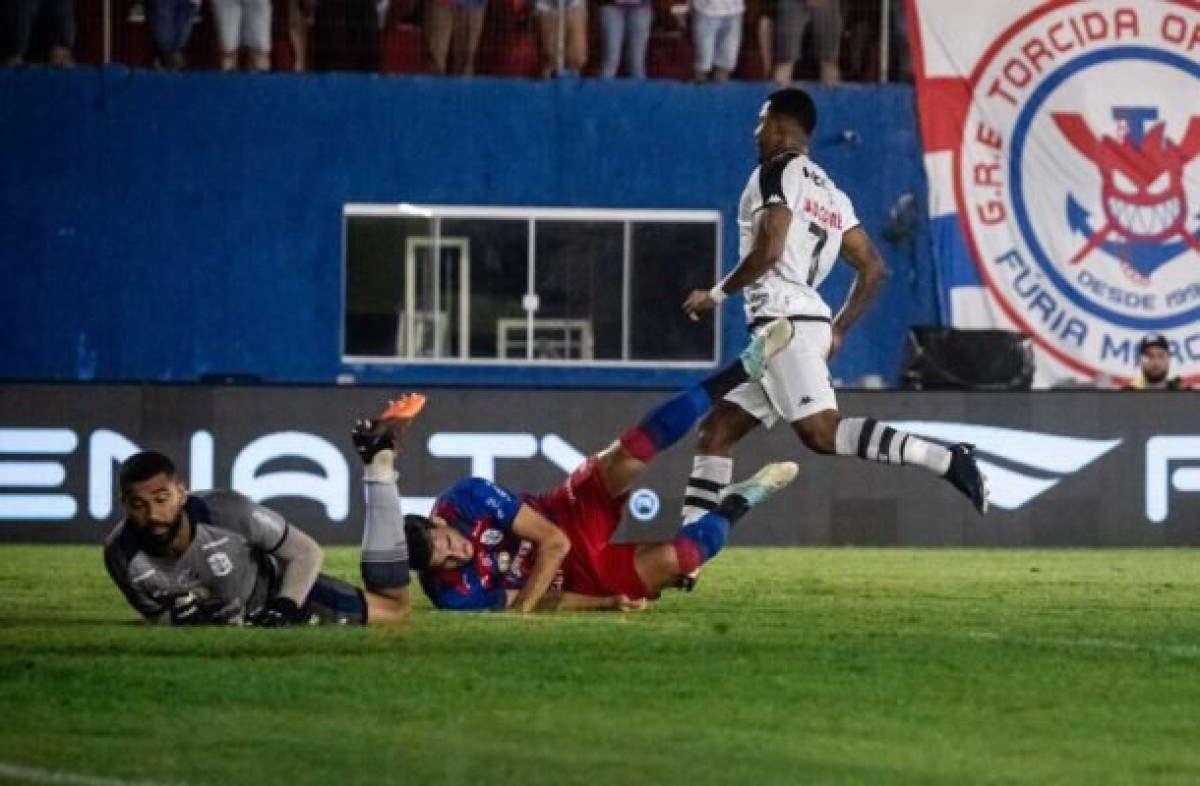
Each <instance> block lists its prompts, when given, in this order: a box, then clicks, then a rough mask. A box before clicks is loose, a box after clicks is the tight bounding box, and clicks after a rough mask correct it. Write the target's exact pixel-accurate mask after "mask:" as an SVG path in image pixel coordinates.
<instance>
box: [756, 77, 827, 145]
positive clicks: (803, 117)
mask: <svg viewBox="0 0 1200 786" xmlns="http://www.w3.org/2000/svg"><path fill="white" fill-rule="evenodd" d="M767 103H768V104H769V105H770V107H771V111H772V112H775V113H777V114H780V115H783V116H784V117H787V118H790V119H792V120H795V121H796V122H797V123H798V124H799V125H800V127H801V128H803V129H804V133H806V134H808V135H809V136H812V132H813V130H814V129H815V128H816V127H817V105H816V104H814V103H813V100H812V96H810V95H809V94H808V93H806V92H804V91H803V90H801V89H800V88H798V87H785V88H784V89H783V90H776V91H775V92H774V93H771V95H770V97H769V98H767Z"/></svg>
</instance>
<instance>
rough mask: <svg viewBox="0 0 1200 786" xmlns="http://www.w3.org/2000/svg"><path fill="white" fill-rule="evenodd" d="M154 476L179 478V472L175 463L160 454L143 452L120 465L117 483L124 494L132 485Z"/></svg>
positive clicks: (135, 454) (149, 451) (150, 451)
mask: <svg viewBox="0 0 1200 786" xmlns="http://www.w3.org/2000/svg"><path fill="white" fill-rule="evenodd" d="M155 475H166V476H167V477H168V478H171V479H174V478H177V477H179V471H178V470H176V469H175V462H173V461H171V459H169V458H167V456H165V455H163V454H162V453H159V452H158V451H154V450H143V451H142V452H141V453H134V454H133V455H132V456H130V457H129V458H127V459H125V461H124V462H123V463H122V464H121V471H120V473H119V474H118V475H117V483H118V485H119V487H120V489H121V493H122V494H124V493H125V492H126V491H128V490H129V487H130V486H132V485H133V484H134V483H141V482H142V481H144V480H149V479H150V478H152V477H154V476H155Z"/></svg>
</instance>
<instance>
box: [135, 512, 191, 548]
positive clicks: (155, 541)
mask: <svg viewBox="0 0 1200 786" xmlns="http://www.w3.org/2000/svg"><path fill="white" fill-rule="evenodd" d="M152 526H153V527H157V526H161V522H158V521H152V522H150V523H149V524H147V526H145V527H138V528H137V530H136V531H137V538H138V542H139V543H141V545H142V548H143V549H145V550H146V551H147V552H149V553H151V554H155V555H161V554H165V553H166V552H167V550H168V549H169V548H170V546H171V544H172V543H173V542H175V536H176V535H178V534H179V528H180V527H182V526H183V508H180V509H179V512H178V513H176V514H175V519H174V521H172V522H171V523H170V524H169V525H167V529H166V530H165V531H163V532H155V531H154V530H152V529H151V527H152Z"/></svg>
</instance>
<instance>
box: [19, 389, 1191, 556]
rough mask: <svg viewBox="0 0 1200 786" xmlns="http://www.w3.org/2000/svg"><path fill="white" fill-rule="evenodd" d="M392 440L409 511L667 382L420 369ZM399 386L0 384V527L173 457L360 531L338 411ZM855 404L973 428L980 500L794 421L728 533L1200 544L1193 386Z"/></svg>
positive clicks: (943, 427)
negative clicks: (487, 382)
mask: <svg viewBox="0 0 1200 786" xmlns="http://www.w3.org/2000/svg"><path fill="white" fill-rule="evenodd" d="M425 392H426V393H428V394H429V397H430V398H429V404H428V405H427V406H426V408H425V410H424V412H422V414H421V416H420V418H419V419H418V420H417V421H416V422H415V423H414V424H413V426H412V428H411V430H410V431H409V433H408V437H407V440H406V444H405V445H404V446H403V454H402V460H401V463H400V480H399V485H400V490H401V494H402V496H403V498H404V509H405V511H406V512H425V511H427V510H428V509H429V506H430V505H431V503H432V499H433V498H434V497H435V496H436V495H437V493H438V492H439V491H440V490H441V489H443V488H445V487H447V486H449V485H450V484H452V483H453V482H455V481H456V480H458V479H460V478H462V477H464V476H467V475H472V474H473V475H478V476H482V477H486V478H490V479H493V480H495V481H496V482H498V483H500V484H502V485H504V486H506V487H508V488H510V489H512V490H514V491H529V492H540V491H544V490H548V489H550V488H552V487H553V486H554V485H555V484H557V483H559V482H560V481H561V480H562V479H563V478H564V477H565V476H566V473H567V472H568V471H570V470H571V469H572V468H574V467H575V466H577V465H578V464H579V462H581V461H582V460H583V459H584V457H585V455H586V454H588V453H591V452H594V451H596V450H599V449H601V448H604V447H605V446H607V445H609V444H611V442H612V441H613V439H615V437H616V436H617V435H618V434H619V433H620V432H621V431H622V429H623V428H624V427H625V426H627V425H628V424H630V423H631V422H634V421H635V420H636V419H637V418H638V417H640V415H641V414H642V413H643V412H644V411H645V410H646V409H648V408H649V407H651V406H653V405H655V404H657V403H658V402H660V401H661V400H662V399H663V398H664V397H665V396H666V395H669V393H668V392H664V391H644V390H642V391H619V392H618V391H582V390H572V391H560V390H553V391H551V390H532V389H526V390H499V389H494V390H476V389H470V390H468V389H433V390H427V391H425ZM390 393H392V391H388V390H383V389H379V388H366V387H351V386H343V387H251V386H244V387H243V386H220V387H201V386H170V385H156V386H135V385H86V384H72V385H51V384H23V383H18V384H14V383H6V384H5V385H4V386H0V542H42V543H55V542H57V543H72V542H75V543H96V542H99V541H101V540H102V539H103V538H104V536H105V534H106V533H107V532H108V531H109V530H110V529H111V528H112V526H113V524H115V523H116V522H117V520H118V519H119V517H120V515H121V511H120V501H119V499H118V498H117V493H116V470H117V467H118V465H119V463H120V462H121V461H122V460H123V459H124V458H126V457H127V456H128V455H130V454H131V453H133V452H134V451H136V450H139V449H156V450H161V451H164V452H166V453H168V454H169V455H171V456H172V457H174V458H175V460H176V462H177V464H178V466H179V468H180V470H181V472H182V474H183V475H184V480H185V482H187V483H188V484H189V485H190V487H191V488H193V489H204V488H211V487H218V488H233V489H236V490H238V491H241V492H242V493H244V494H246V495H248V496H250V497H251V498H253V499H256V500H259V501H261V502H263V503H264V504H267V505H270V506H271V507H273V508H276V509H277V510H279V511H280V512H282V513H283V514H284V515H286V516H287V517H288V518H289V519H291V520H292V521H293V522H295V523H296V524H298V525H299V526H301V527H302V528H304V529H305V530H306V531H308V532H310V533H311V534H312V535H314V536H315V537H316V538H317V539H318V540H319V541H321V542H322V543H325V544H329V545H332V544H353V543H358V542H359V539H360V537H361V533H362V516H363V499H362V496H363V495H362V490H361V481H360V471H361V470H360V462H359V460H358V458H357V457H356V456H355V454H354V453H353V451H352V449H351V446H350V440H349V429H350V425H351V423H352V422H353V420H354V419H355V418H357V417H361V416H369V415H371V414H373V413H374V412H376V411H377V410H378V408H379V406H380V404H381V402H382V401H384V400H385V399H386V398H387V397H388V396H389V394H390ZM840 398H841V402H840V404H841V406H842V408H843V411H845V412H867V413H872V414H873V415H874V416H875V417H878V418H880V419H881V420H885V421H887V422H889V423H892V424H893V425H895V426H897V427H899V428H902V429H905V430H908V431H911V432H914V433H917V434H921V435H924V436H926V437H929V438H931V439H935V440H939V441H942V442H944V443H951V442H958V441H968V442H973V443H974V444H976V445H977V446H978V448H977V449H978V455H979V457H980V463H981V467H982V468H983V470H984V471H985V473H986V474H987V475H988V477H989V480H990V485H991V492H992V494H991V501H992V511H991V512H990V513H989V514H988V515H987V516H986V517H982V518H981V517H979V516H978V515H977V514H976V513H975V512H974V510H973V509H972V508H971V506H970V505H969V504H968V503H967V501H966V500H965V499H963V498H962V497H961V496H959V495H958V493H957V492H955V491H954V490H953V489H952V488H951V487H950V486H949V484H947V483H945V482H944V481H942V480H941V479H939V478H936V477H933V476H932V475H930V474H929V473H928V472H925V471H923V470H920V469H916V468H912V467H891V466H886V465H880V464H874V463H869V462H865V461H861V460H858V459H853V458H836V457H818V456H815V455H813V454H811V453H809V452H808V451H807V450H805V449H804V448H803V447H802V446H801V445H800V444H799V442H798V440H797V439H796V437H795V436H794V435H793V434H792V432H791V430H790V429H787V428H783V427H776V428H774V429H772V430H770V431H765V430H762V429H760V430H758V431H756V432H754V433H752V434H750V435H749V436H748V437H747V438H746V439H745V440H744V441H743V443H742V444H741V445H739V446H738V448H737V450H736V452H735V459H736V465H735V476H736V477H739V478H740V477H744V476H746V475H749V474H750V473H752V472H753V471H754V470H755V469H757V468H758V467H759V466H760V465H761V464H763V463H765V462H767V461H774V460H780V459H784V458H788V459H796V460H798V461H799V462H800V463H801V465H802V470H801V474H800V477H799V479H798V480H797V481H796V483H795V484H794V485H793V486H792V487H789V488H788V489H786V490H784V491H783V492H781V494H780V496H779V498H777V499H772V500H771V501H770V502H768V503H767V504H766V505H764V506H763V508H762V509H761V510H756V511H754V512H753V513H752V514H751V515H750V516H748V517H747V518H746V519H744V520H743V521H742V522H741V523H739V524H738V526H737V529H736V532H735V533H734V535H733V541H732V542H733V543H734V544H736V545H771V546H797V545H863V546H1005V547H1008V546H1038V547H1044V546H1055V547H1058V546H1062V547H1070V546H1175V545H1197V544H1200V406H1198V405H1200V393H1198V392H1117V391H1097V390H1072V391H1066V390H1062V391H1034V392H986V393H985V392H952V391H938V392H900V391H865V390H864V391H846V392H844V393H842V394H841V396H840ZM691 449H692V440H691V439H690V438H689V439H685V440H684V441H683V443H682V444H679V445H677V446H675V447H674V448H673V449H671V450H669V451H667V452H666V453H664V454H663V455H661V456H660V457H659V458H658V459H657V460H656V461H655V462H654V463H653V464H652V465H651V466H650V467H649V468H648V470H647V472H646V474H645V476H644V478H643V479H642V482H640V483H638V484H637V486H636V487H635V489H634V490H633V491H632V493H631V494H630V496H629V500H628V503H627V506H626V507H627V514H626V516H625V523H624V524H623V527H622V530H621V532H620V533H618V534H619V536H620V537H622V538H625V539H629V540H654V539H661V538H664V537H669V536H670V535H671V534H672V533H673V532H674V531H675V529H676V528H677V526H678V512H679V509H680V502H681V498H682V490H683V486H684V483H685V481H686V479H687V476H688V474H689V472H690V469H691Z"/></svg>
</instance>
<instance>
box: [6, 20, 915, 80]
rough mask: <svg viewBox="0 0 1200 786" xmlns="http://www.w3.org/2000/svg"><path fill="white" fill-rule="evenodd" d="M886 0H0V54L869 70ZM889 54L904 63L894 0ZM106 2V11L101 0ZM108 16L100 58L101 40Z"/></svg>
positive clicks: (512, 66)
mask: <svg viewBox="0 0 1200 786" xmlns="http://www.w3.org/2000/svg"><path fill="white" fill-rule="evenodd" d="M882 2H883V0H109V2H106V3H103V4H101V3H98V2H94V0H4V4H3V5H4V8H5V9H6V10H5V12H4V14H3V17H2V18H0V57H2V58H3V61H4V63H5V64H6V65H9V66H19V65H22V64H25V63H29V62H33V63H47V64H50V65H53V66H60V67H67V66H71V65H73V64H74V63H75V62H76V60H78V61H80V62H84V63H99V62H117V63H123V64H125V65H130V66H135V67H137V66H147V67H153V68H158V69H164V70H179V69H184V68H200V69H220V70H226V71H231V70H235V69H245V70H253V71H268V70H295V71H306V70H319V71H384V72H388V73H424V74H446V75H453V76H470V75H472V74H476V73H481V74H496V75H509V76H526V77H541V78H549V77H564V76H565V77H571V76H588V77H592V76H594V77H599V78H616V77H624V78H628V79H644V78H647V77H652V78H673V79H681V80H689V79H690V80H692V81H695V82H724V81H726V80H728V79H730V78H735V79H756V80H766V79H771V80H774V81H775V82H778V83H780V84H786V83H789V82H791V81H793V80H794V79H795V80H819V81H821V82H822V83H824V84H829V85H833V84H838V83H839V82H841V81H843V80H848V81H878V80H879V79H880V75H881V72H882V69H883V66H884V64H882V63H880V60H879V53H880V45H879V44H880V37H881V34H880V24H881V23H880V17H881V11H882V5H881V4H882ZM890 6H891V18H892V21H891V24H890V26H889V30H888V33H889V35H890V36H891V50H892V51H893V53H894V56H893V58H892V62H891V63H889V64H887V65H888V66H889V67H890V70H891V73H892V74H893V78H900V79H908V78H911V69H910V67H909V64H908V62H907V51H908V50H907V40H906V33H905V27H904V19H903V13H902V12H901V8H900V6H901V4H900V3H899V2H896V0H892V2H891V3H890ZM100 8H103V9H105V10H106V11H108V12H109V13H110V14H111V15H112V17H111V18H110V19H109V20H107V24H106V23H105V20H103V19H102V17H100V16H99V14H100V13H101V12H100V11H98V9H100ZM104 30H107V31H109V32H108V33H107V34H108V35H111V39H110V40H109V41H107V42H105V43H104V45H103V47H102V49H103V52H104V54H103V56H102V57H103V58H107V59H102V57H101V56H100V55H98V54H97V52H98V51H99V50H100V49H101V46H100V44H98V39H99V38H100V37H101V36H102V35H104V33H102V32H101V31H104Z"/></svg>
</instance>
